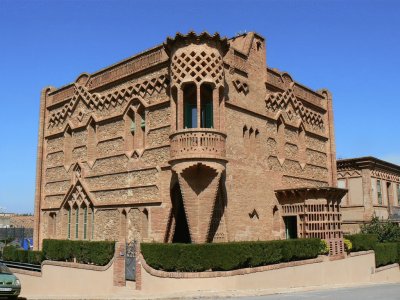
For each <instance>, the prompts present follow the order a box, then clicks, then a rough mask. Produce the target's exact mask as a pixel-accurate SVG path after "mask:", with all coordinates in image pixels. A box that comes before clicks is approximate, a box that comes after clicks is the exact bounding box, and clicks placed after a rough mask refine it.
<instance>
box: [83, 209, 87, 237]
mask: <svg viewBox="0 0 400 300" xmlns="http://www.w3.org/2000/svg"><path fill="white" fill-rule="evenodd" d="M87 217H88V211H87V207H86V206H85V208H84V209H83V239H84V240H86V238H87Z"/></svg>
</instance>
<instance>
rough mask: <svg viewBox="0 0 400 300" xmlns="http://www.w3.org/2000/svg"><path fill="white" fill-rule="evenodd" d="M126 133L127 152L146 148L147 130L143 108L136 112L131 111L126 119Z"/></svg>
mask: <svg viewBox="0 0 400 300" xmlns="http://www.w3.org/2000/svg"><path fill="white" fill-rule="evenodd" d="M124 119H125V124H126V125H125V126H126V127H125V128H126V130H127V133H126V142H127V144H126V150H127V151H132V150H134V149H140V148H144V146H145V129H146V118H145V111H144V109H143V107H139V108H138V110H137V111H136V110H135V111H134V110H133V109H130V110H129V111H128V113H127V114H126V115H125V117H124Z"/></svg>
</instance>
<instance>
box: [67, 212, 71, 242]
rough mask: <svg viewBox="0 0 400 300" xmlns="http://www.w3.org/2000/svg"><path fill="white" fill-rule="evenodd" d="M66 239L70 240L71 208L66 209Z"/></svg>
mask: <svg viewBox="0 0 400 300" xmlns="http://www.w3.org/2000/svg"><path fill="white" fill-rule="evenodd" d="M67 237H68V239H70V238H71V208H70V207H68V227H67Z"/></svg>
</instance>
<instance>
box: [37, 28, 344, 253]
mask: <svg viewBox="0 0 400 300" xmlns="http://www.w3.org/2000/svg"><path fill="white" fill-rule="evenodd" d="M266 46H267V45H266V42H265V39H264V38H263V37H262V36H260V35H259V34H257V33H253V32H251V33H246V34H243V35H240V36H236V37H234V38H231V39H226V38H221V37H220V36H219V35H218V34H215V35H209V34H208V33H202V34H199V35H198V34H195V33H193V32H191V33H189V34H187V35H182V34H177V35H176V36H175V37H174V38H168V39H167V40H166V42H165V43H163V44H160V45H158V46H156V47H154V48H152V49H149V50H147V51H144V52H142V53H140V54H138V55H135V56H133V57H131V58H128V59H126V60H124V61H121V62H118V63H116V64H114V65H112V66H110V67H107V68H105V69H102V70H100V71H98V72H95V73H93V74H88V73H83V74H81V75H79V76H78V78H77V79H76V80H75V82H73V83H70V84H68V85H66V86H63V87H61V88H54V87H47V88H45V89H44V90H43V92H42V97H41V111H40V114H41V117H40V130H39V146H38V160H37V185H36V198H35V241H36V247H40V244H41V241H42V240H43V239H44V238H62V239H87V240H104V239H109V240H126V241H132V240H134V239H139V240H145V241H149V240H150V241H157V242H192V243H203V242H222V241H243V240H269V239H280V238H290V237H319V238H324V239H326V240H327V241H329V243H331V249H332V253H340V252H341V251H343V243H342V231H341V221H340V220H341V217H340V211H339V203H340V199H341V198H342V196H343V194H344V193H345V191H344V190H341V189H338V188H336V159H335V140H334V131H333V112H332V96H331V94H330V93H329V91H327V90H319V91H313V90H311V89H309V88H307V87H306V86H304V85H303V84H300V83H298V82H296V81H294V80H293V79H292V77H291V76H290V75H289V74H288V73H286V72H281V71H279V70H277V69H272V68H269V67H268V66H267V61H266Z"/></svg>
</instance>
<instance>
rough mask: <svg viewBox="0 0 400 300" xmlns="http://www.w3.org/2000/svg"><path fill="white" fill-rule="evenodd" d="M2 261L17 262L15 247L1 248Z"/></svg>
mask: <svg viewBox="0 0 400 300" xmlns="http://www.w3.org/2000/svg"><path fill="white" fill-rule="evenodd" d="M3 260H5V261H18V254H17V248H16V247H15V246H5V247H4V248H3Z"/></svg>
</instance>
